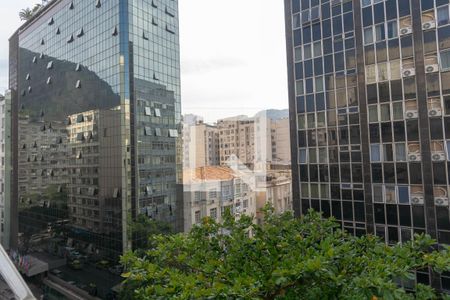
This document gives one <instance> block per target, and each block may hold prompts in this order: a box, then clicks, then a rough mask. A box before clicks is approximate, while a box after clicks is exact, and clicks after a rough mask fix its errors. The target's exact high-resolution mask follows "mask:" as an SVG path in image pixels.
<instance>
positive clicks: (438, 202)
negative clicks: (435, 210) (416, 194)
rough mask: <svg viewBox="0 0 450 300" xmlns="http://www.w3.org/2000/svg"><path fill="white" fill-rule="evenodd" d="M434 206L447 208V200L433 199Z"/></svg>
mask: <svg viewBox="0 0 450 300" xmlns="http://www.w3.org/2000/svg"><path fill="white" fill-rule="evenodd" d="M434 205H436V206H448V198H444V197H436V198H434Z"/></svg>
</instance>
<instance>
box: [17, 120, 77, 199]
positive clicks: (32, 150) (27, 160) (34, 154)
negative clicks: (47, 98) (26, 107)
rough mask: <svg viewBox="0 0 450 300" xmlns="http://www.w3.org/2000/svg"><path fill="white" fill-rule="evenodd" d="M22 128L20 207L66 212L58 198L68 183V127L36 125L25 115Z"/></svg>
mask: <svg viewBox="0 0 450 300" xmlns="http://www.w3.org/2000/svg"><path fill="white" fill-rule="evenodd" d="M19 127H20V128H21V129H22V131H21V134H20V136H19V157H20V159H19V165H20V167H21V168H20V169H19V180H18V184H19V191H20V194H21V197H20V199H19V207H20V208H26V207H33V206H41V207H50V206H59V207H60V208H63V207H64V206H65V205H66V202H65V200H64V199H61V198H59V197H58V196H56V195H57V194H61V193H63V192H64V190H65V189H66V186H67V183H68V172H67V161H66V160H67V132H66V126H65V124H64V123H61V122H45V121H36V122H32V121H30V118H29V116H27V115H21V116H20V117H19ZM58 200H60V201H62V202H60V203H58Z"/></svg>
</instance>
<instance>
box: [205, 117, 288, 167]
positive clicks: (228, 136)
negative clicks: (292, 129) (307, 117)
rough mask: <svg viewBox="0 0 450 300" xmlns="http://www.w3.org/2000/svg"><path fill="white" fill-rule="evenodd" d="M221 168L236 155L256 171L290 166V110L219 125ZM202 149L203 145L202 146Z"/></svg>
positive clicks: (234, 118) (221, 122) (219, 123)
mask: <svg viewBox="0 0 450 300" xmlns="http://www.w3.org/2000/svg"><path fill="white" fill-rule="evenodd" d="M217 130H218V132H219V142H220V144H219V146H220V147H219V152H220V164H221V165H226V164H227V161H229V160H230V158H231V157H232V156H233V155H236V156H237V157H238V158H239V160H240V161H241V162H242V163H244V164H246V165H247V166H249V167H251V168H252V169H260V170H263V169H266V168H267V166H268V165H269V164H280V165H289V164H290V161H291V155H290V136H289V119H288V118H287V111H286V110H267V111H261V112H259V113H257V114H256V115H255V116H254V117H251V118H250V117H247V116H236V117H231V118H226V119H221V120H219V121H218V122H217ZM200 145H201V143H200Z"/></svg>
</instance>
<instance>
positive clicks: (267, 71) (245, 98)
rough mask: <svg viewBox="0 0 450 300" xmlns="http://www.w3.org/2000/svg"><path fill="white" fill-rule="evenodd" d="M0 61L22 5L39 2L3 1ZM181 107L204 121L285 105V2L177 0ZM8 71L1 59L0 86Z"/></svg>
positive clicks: (15, 25) (23, 0)
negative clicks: (179, 35) (200, 116)
mask: <svg viewBox="0 0 450 300" xmlns="http://www.w3.org/2000/svg"><path fill="white" fill-rule="evenodd" d="M3 2H4V3H2V4H1V10H0V19H1V20H2V26H1V28H0V60H1V59H3V60H5V59H7V58H8V38H9V37H10V36H11V35H12V34H13V32H14V31H15V30H16V29H17V28H18V27H19V26H20V24H21V22H20V20H19V17H18V12H19V11H20V9H22V8H25V7H28V6H32V5H33V4H34V3H38V2H40V1H39V0H14V1H3ZM179 5H180V34H181V63H182V65H181V73H182V78H181V80H182V82H181V84H182V107H183V112H184V113H188V112H189V113H200V114H202V115H204V117H205V119H206V120H208V121H213V120H215V119H217V118H221V117H226V116H229V115H233V114H241V113H247V114H253V113H255V112H256V111H258V110H261V109H266V108H286V107H287V106H288V99H287V79H286V58H285V40H284V8H283V1H274V0H244V1H243V0H227V1H224V0H179ZM7 74H8V69H7V66H5V65H4V63H3V64H2V63H0V89H2V88H4V87H6V86H7Z"/></svg>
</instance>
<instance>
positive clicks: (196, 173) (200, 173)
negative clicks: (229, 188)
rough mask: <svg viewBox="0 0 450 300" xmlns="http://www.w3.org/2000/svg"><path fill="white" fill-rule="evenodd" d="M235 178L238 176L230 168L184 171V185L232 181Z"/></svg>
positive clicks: (204, 168)
mask: <svg viewBox="0 0 450 300" xmlns="http://www.w3.org/2000/svg"><path fill="white" fill-rule="evenodd" d="M235 177H236V175H235V174H234V172H233V170H232V169H231V168H229V167H220V166H206V167H199V168H196V169H188V170H184V171H183V183H184V184H189V183H194V182H199V181H208V180H210V181H216V180H231V179H233V178H235Z"/></svg>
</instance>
